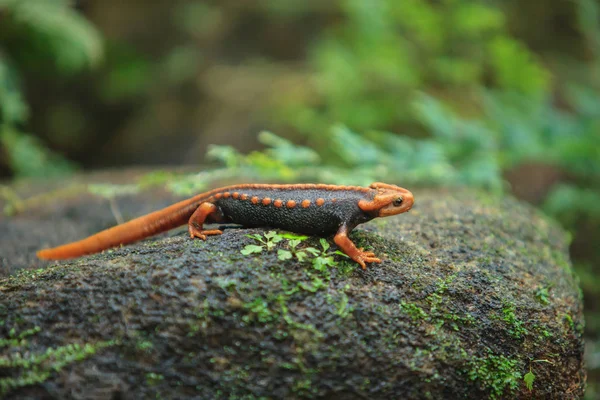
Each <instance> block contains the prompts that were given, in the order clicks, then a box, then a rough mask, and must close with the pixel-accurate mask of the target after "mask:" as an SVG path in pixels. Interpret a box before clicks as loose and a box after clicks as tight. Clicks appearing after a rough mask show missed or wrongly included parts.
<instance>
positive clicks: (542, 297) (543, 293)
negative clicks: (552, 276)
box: [535, 286, 550, 305]
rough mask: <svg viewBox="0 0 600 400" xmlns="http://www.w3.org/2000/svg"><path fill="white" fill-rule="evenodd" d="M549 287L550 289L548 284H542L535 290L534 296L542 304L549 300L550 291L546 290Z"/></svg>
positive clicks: (547, 302)
mask: <svg viewBox="0 0 600 400" xmlns="http://www.w3.org/2000/svg"><path fill="white" fill-rule="evenodd" d="M549 289H550V286H544V287H541V288H539V289H538V290H536V291H535V297H536V298H537V299H538V301H539V302H540V303H542V304H543V305H548V304H550V300H549V296H550V293H549V292H548V290H549Z"/></svg>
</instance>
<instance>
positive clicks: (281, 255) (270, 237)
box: [241, 231, 348, 272]
mask: <svg viewBox="0 0 600 400" xmlns="http://www.w3.org/2000/svg"><path fill="white" fill-rule="evenodd" d="M246 236H248V237H249V238H252V239H254V240H256V241H258V242H259V243H260V244H258V245H257V244H249V245H247V246H246V247H244V248H243V249H242V250H241V253H242V254H243V255H245V256H247V255H250V254H254V253H262V252H263V250H266V251H270V250H272V249H273V248H274V247H275V245H276V244H277V243H280V242H281V241H282V240H283V239H287V240H288V243H287V245H288V248H287V249H278V250H277V258H278V259H279V260H280V261H286V260H292V259H294V258H296V259H297V260H298V261H299V262H305V261H308V260H310V261H311V262H312V265H313V268H314V269H315V270H317V271H319V272H323V271H325V270H326V269H327V268H328V267H333V266H335V265H336V262H335V260H334V259H333V255H334V254H337V255H341V256H343V257H346V258H348V256H347V255H346V254H344V253H342V252H341V251H339V250H336V251H334V252H330V251H329V249H330V248H331V245H330V244H329V243H328V242H327V240H326V239H324V238H321V239H320V240H319V243H320V244H321V249H318V248H315V247H310V246H309V247H304V248H301V247H300V244H301V243H302V242H303V241H304V240H306V239H308V238H309V237H308V236H305V235H296V234H294V233H289V232H286V233H277V232H275V231H270V232H267V233H265V234H264V238H263V237H262V236H260V235H257V234H251V235H246Z"/></svg>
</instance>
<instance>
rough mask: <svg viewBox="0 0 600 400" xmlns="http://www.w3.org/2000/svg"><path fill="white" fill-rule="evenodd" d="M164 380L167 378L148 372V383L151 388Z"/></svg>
mask: <svg viewBox="0 0 600 400" xmlns="http://www.w3.org/2000/svg"><path fill="white" fill-rule="evenodd" d="M164 379H165V377H164V376H163V375H161V374H156V373H154V372H148V373H147V374H146V383H147V384H148V385H149V386H156V385H158V384H160V382H161V381H162V380H164Z"/></svg>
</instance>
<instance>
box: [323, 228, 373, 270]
mask: <svg viewBox="0 0 600 400" xmlns="http://www.w3.org/2000/svg"><path fill="white" fill-rule="evenodd" d="M348 233H350V229H348V227H347V226H346V225H342V226H340V229H339V230H338V231H337V233H336V235H335V236H334V238H333V241H334V242H335V244H337V245H338V247H339V248H340V249H341V250H342V251H343V252H344V253H346V254H347V255H348V256H349V257H350V258H351V259H353V260H354V261H356V262H357V263H359V264H360V266H361V267H362V269H367V266H366V265H365V263H373V262H378V263H379V262H381V260H380V259H379V258H377V257H375V253H373V252H370V251H363V249H357V248H356V246H355V245H354V243H352V240H350V238H348Z"/></svg>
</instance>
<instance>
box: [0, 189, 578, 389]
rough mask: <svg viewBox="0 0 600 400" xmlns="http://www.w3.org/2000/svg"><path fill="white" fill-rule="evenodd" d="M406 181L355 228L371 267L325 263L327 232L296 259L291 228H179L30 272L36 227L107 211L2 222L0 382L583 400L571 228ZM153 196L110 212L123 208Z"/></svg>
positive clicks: (46, 232)
mask: <svg viewBox="0 0 600 400" xmlns="http://www.w3.org/2000/svg"><path fill="white" fill-rule="evenodd" d="M414 192H415V197H416V203H415V208H414V209H413V211H411V212H410V213H408V214H406V215H399V216H396V217H391V218H387V219H381V220H375V221H373V222H371V223H369V224H365V225H363V226H361V227H359V228H358V229H356V230H355V231H354V232H353V234H352V236H351V237H352V238H353V240H354V241H355V242H356V243H357V244H358V245H359V246H361V247H365V248H368V249H373V251H374V252H375V253H376V254H378V255H380V256H382V258H383V262H382V263H381V264H374V265H371V266H370V267H369V268H368V269H367V270H366V271H363V270H362V269H361V268H360V267H358V266H357V265H356V264H354V263H352V262H350V261H348V260H346V259H345V258H343V257H341V256H339V255H333V261H334V263H333V265H327V263H328V262H329V261H331V259H328V258H327V257H328V256H329V254H331V253H332V250H334V249H335V245H333V243H332V241H331V238H329V239H328V241H327V242H326V243H329V244H331V248H330V249H328V250H327V251H326V253H327V255H326V256H322V257H320V258H319V259H316V257H315V256H313V255H311V254H310V253H309V254H308V255H307V257H306V259H305V260H304V261H303V262H299V261H298V260H297V258H295V257H292V259H290V260H284V261H282V260H280V259H279V258H283V257H285V255H288V256H289V254H288V253H283V254H282V253H280V254H279V257H278V250H288V251H290V250H291V248H290V244H291V243H290V240H289V239H283V240H281V241H280V242H278V243H276V244H275V245H274V247H273V248H272V249H271V250H269V251H267V250H264V251H262V252H261V253H260V254H250V255H244V254H242V252H241V250H243V249H244V248H245V247H246V246H248V245H258V244H259V242H258V241H257V240H255V239H253V238H251V237H248V234H255V235H260V236H261V237H263V238H264V234H265V233H266V232H269V231H270V230H269V229H228V230H226V231H225V233H224V234H223V235H222V236H216V237H210V238H209V239H208V240H207V241H201V240H191V239H189V238H188V237H187V235H186V234H185V233H184V232H179V233H175V234H171V235H170V236H167V237H164V236H162V237H159V238H154V239H149V240H147V241H144V242H141V243H137V244H134V245H130V246H126V247H123V248H119V249H115V250H111V251H107V252H105V253H103V254H98V255H93V256H89V257H84V258H81V259H77V260H74V261H69V262H60V263H49V264H47V265H44V266H43V267H41V268H37V266H36V265H35V264H34V261H33V259H32V258H29V257H31V256H30V255H29V254H33V250H34V249H32V248H31V247H34V246H35V244H34V243H33V242H32V240H33V239H31V238H32V237H33V238H34V239H37V240H38V241H39V244H38V246H40V247H41V246H42V245H48V244H59V243H61V242H63V241H64V240H67V239H68V240H71V239H76V238H77V236H78V235H80V234H81V235H82V234H89V233H92V232H93V231H94V230H96V229H100V228H104V227H106V226H107V225H110V221H109V220H110V218H112V217H111V213H110V211H109V207H107V206H106V204H104V203H102V202H98V201H97V202H95V203H94V201H91V200H89V199H87V200H82V201H81V203H79V204H77V203H73V204H62V205H61V207H59V208H58V209H57V208H54V209H51V210H53V211H54V212H55V213H58V214H55V217H54V219H53V220H52V221H51V220H50V219H49V218H48V217H47V216H48V215H49V214H48V211H46V214H43V213H42V215H45V217H40V215H39V212H29V213H24V214H22V215H20V216H17V217H13V218H6V217H5V218H3V219H2V220H0V228H3V232H10V233H11V236H10V237H7V236H5V237H4V238H3V240H2V245H1V246H2V247H4V248H9V247H10V248H13V249H17V251H13V252H12V253H11V254H16V255H15V256H14V258H10V257H9V258H5V259H4V261H3V263H4V269H5V271H13V273H12V275H10V276H7V277H5V278H2V279H0V393H1V394H2V395H3V396H6V397H7V398H43V397H53V398H70V397H86V398H87V397H96V398H142V397H144V398H145V397H157V398H187V397H195V398H206V399H213V398H214V399H217V398H229V399H254V398H326V399H334V398H335V399H338V398H343V399H367V398H369V399H388V398H404V399H428V398H429V399H440V398H446V399H450V398H464V399H467V398H468V399H481V398H509V397H510V398H544V399H548V398H557V399H565V398H579V397H581V396H582V395H583V390H584V385H585V371H584V369H583V340H582V327H583V316H582V301H581V294H580V290H579V288H578V286H577V280H576V278H575V277H574V275H573V272H572V270H571V266H570V261H569V257H568V251H567V238H566V235H565V234H564V232H562V231H561V229H559V228H558V227H557V226H556V225H555V224H554V223H552V222H550V221H548V220H547V219H545V218H544V217H543V216H541V215H540V214H539V213H538V212H537V211H535V210H534V209H533V208H531V207H529V206H526V205H523V204H521V203H519V202H517V201H516V200H514V199H511V198H507V197H503V198H495V197H490V196H488V195H486V194H483V193H479V192H473V191H468V190H460V191H443V190H415V191H414ZM152 200H153V199H152V197H149V196H145V197H140V198H139V199H138V200H136V199H135V196H133V197H132V198H131V199H128V200H126V201H123V202H119V207H121V210H122V211H123V213H124V214H125V216H126V217H130V216H133V215H135V214H139V213H142V212H145V211H150V208H151V205H152V203H153V202H152ZM158 203H160V204H158ZM158 205H160V206H162V205H164V203H163V200H161V201H157V202H156V203H155V204H154V206H155V207H157V206H158ZM79 221H81V223H79ZM92 227H93V229H91V228H92ZM34 228H35V229H34ZM53 228H56V229H58V233H57V234H54V233H52V234H51V233H50V232H53ZM82 230H83V231H84V232H81V231H82ZM86 230H87V231H86ZM28 233H31V235H29V236H28ZM279 233H280V234H281V232H279ZM26 237H28V238H29V239H25V238H26ZM18 239H19V240H18ZM50 242H51V243H50ZM306 247H313V248H315V249H317V250H318V251H319V252H320V251H322V243H321V241H320V240H319V238H308V239H306V240H302V241H301V242H300V244H298V245H297V247H296V249H295V251H296V253H297V252H298V251H301V250H302V249H305V248H306ZM25 252H26V253H27V254H28V255H23V253H25ZM305 252H306V251H305ZM23 260H26V261H23ZM19 263H21V264H19ZM15 264H18V265H17V266H15ZM32 266H36V268H37V269H31V268H23V269H22V270H21V271H20V272H16V273H15V272H14V271H15V270H16V269H19V268H20V267H32ZM0 397H1V396H0Z"/></svg>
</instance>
